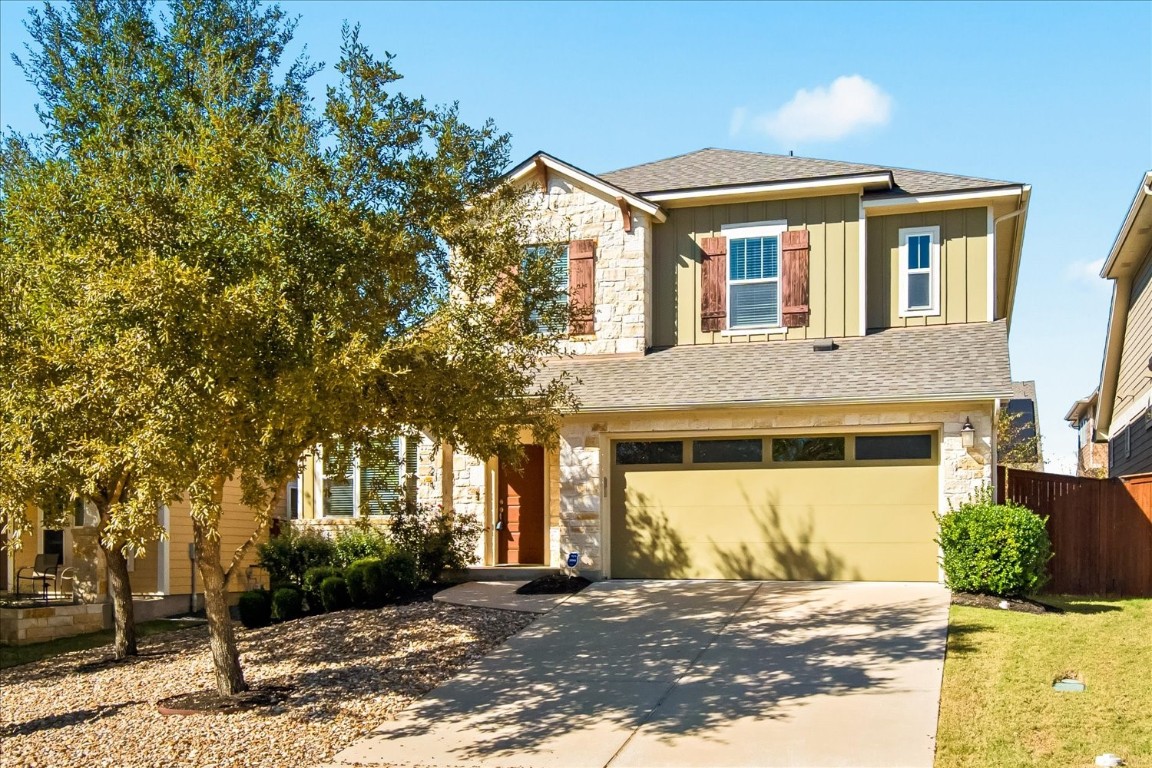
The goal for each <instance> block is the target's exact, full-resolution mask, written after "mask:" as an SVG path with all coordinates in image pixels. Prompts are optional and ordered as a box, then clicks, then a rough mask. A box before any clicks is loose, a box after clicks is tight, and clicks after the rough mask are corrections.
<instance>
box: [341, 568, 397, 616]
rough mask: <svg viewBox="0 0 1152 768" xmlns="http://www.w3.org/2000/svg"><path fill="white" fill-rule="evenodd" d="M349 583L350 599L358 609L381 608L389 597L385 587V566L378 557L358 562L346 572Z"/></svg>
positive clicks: (345, 575)
mask: <svg viewBox="0 0 1152 768" xmlns="http://www.w3.org/2000/svg"><path fill="white" fill-rule="evenodd" d="M344 580H345V581H346V582H348V597H349V598H351V600H352V605H354V606H356V607H357V608H379V607H380V606H381V605H384V602H385V600H386V599H387V595H386V592H385V585H384V564H383V561H382V560H381V559H380V558H378V557H366V558H364V559H363V560H357V561H356V562H354V563H352V565H350V566H348V568H347V570H345V571H344Z"/></svg>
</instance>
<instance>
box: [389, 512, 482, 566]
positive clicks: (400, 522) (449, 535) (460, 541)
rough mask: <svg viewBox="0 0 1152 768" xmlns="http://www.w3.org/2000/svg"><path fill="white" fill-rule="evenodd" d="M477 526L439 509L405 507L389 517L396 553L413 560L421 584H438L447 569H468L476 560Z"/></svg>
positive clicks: (467, 517)
mask: <svg viewBox="0 0 1152 768" xmlns="http://www.w3.org/2000/svg"><path fill="white" fill-rule="evenodd" d="M480 532H481V527H480V522H479V520H477V519H476V518H474V517H469V516H465V515H456V514H453V513H452V512H446V511H445V510H444V509H443V508H441V507H439V506H431V505H427V504H415V503H411V502H409V503H405V504H401V505H397V507H396V508H395V509H394V511H393V514H392V527H391V528H390V530H389V536H390V538H391V540H392V545H393V547H394V548H395V549H397V550H399V551H402V552H407V553H408V554H409V555H411V556H412V557H414V558H415V560H416V563H417V567H418V571H419V578H420V581H430V582H434V581H438V580H439V579H440V577H441V575H442V574H443V572H444V570H445V569H446V568H467V567H468V566H469V565H471V564H472V562H474V560H475V558H476V544H477V542H478V541H479V540H480Z"/></svg>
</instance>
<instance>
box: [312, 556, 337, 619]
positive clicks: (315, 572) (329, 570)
mask: <svg viewBox="0 0 1152 768" xmlns="http://www.w3.org/2000/svg"><path fill="white" fill-rule="evenodd" d="M330 576H340V577H343V576H344V571H343V570H341V569H340V568H337V567H336V566H333V565H318V566H316V567H314V568H309V569H308V570H307V571H305V572H304V583H303V586H304V600H305V601H306V602H307V603H308V610H309V611H311V612H312V613H320V612H322V611H323V610H324V601H323V599H322V598H321V596H320V584H321V583H323V581H324V580H325V579H327V578H328V577H330Z"/></svg>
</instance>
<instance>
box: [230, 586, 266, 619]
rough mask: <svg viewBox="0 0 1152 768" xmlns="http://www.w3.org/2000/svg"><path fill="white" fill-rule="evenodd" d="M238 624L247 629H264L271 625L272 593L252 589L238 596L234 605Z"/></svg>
mask: <svg viewBox="0 0 1152 768" xmlns="http://www.w3.org/2000/svg"><path fill="white" fill-rule="evenodd" d="M236 607H237V609H238V610H239V611H240V623H241V624H243V625H244V626H245V627H247V628H248V629H256V628H257V627H266V626H268V625H269V624H271V623H272V593H271V592H269V591H268V590H266V589H252V590H249V591H248V592H245V593H243V594H242V595H240V602H239V603H237V605H236Z"/></svg>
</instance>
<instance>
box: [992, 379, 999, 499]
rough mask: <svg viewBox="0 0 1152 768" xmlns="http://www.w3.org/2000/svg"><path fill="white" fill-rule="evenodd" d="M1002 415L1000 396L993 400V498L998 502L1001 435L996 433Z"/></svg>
mask: <svg viewBox="0 0 1152 768" xmlns="http://www.w3.org/2000/svg"><path fill="white" fill-rule="evenodd" d="M999 415H1000V398H996V399H995V400H993V401H992V499H993V500H994V501H995V502H996V503H1000V488H999V485H1000V480H999V477H1000V471H999V467H998V466H997V465H998V464H999V462H1000V455H999V454H1000V452H999V450H997V447H998V446H997V443H999V442H1000V435H998V434H996V417H997V416H999Z"/></svg>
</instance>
